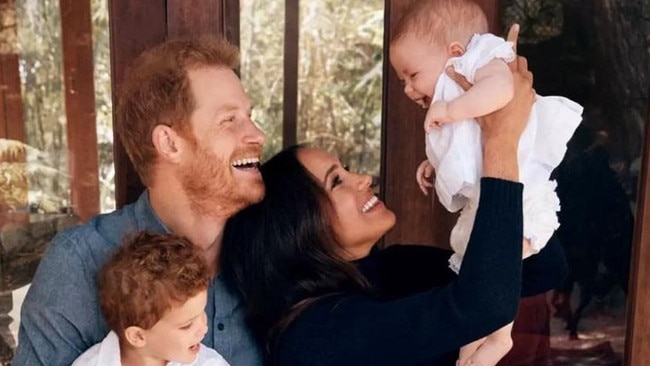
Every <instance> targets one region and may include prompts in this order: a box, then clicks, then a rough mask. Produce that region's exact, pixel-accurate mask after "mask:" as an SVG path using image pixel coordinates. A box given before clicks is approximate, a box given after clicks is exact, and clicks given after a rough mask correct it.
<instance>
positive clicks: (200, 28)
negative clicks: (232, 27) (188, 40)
mask: <svg viewBox="0 0 650 366" xmlns="http://www.w3.org/2000/svg"><path fill="white" fill-rule="evenodd" d="M223 18H224V9H223V1H222V0H201V1H187V0H167V37H168V38H174V37H179V36H185V35H195V34H214V35H219V34H223V33H224V29H223V22H222V19H223Z"/></svg>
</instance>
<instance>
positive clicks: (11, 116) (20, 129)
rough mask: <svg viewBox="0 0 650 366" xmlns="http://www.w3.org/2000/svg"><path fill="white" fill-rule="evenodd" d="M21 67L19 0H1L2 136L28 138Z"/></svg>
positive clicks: (21, 139) (0, 92)
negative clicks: (18, 31) (17, 19)
mask: <svg viewBox="0 0 650 366" xmlns="http://www.w3.org/2000/svg"><path fill="white" fill-rule="evenodd" d="M26 137H27V136H26V133H25V121H24V119H23V102H22V95H21V92H20V73H19V70H18V38H17V33H16V2H15V0H0V138H5V139H11V140H17V141H21V142H25V141H26Z"/></svg>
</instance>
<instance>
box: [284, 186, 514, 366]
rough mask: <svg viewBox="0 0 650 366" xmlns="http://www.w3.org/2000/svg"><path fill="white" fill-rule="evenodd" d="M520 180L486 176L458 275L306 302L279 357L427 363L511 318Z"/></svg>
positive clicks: (304, 361) (307, 361)
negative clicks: (391, 296) (446, 281)
mask: <svg viewBox="0 0 650 366" xmlns="http://www.w3.org/2000/svg"><path fill="white" fill-rule="evenodd" d="M522 189H523V187H522V185H521V184H519V183H514V182H508V181H504V180H499V179H489V178H486V179H484V180H483V181H482V182H481V192H482V194H481V198H480V202H479V209H478V212H477V216H476V221H475V226H474V230H473V232H472V236H471V238H470V243H469V245H468V249H467V252H466V255H465V259H464V263H463V268H462V270H461V272H460V274H459V275H458V278H457V280H456V281H454V282H452V283H451V284H450V285H448V286H445V287H442V288H440V289H438V290H431V291H428V292H422V293H419V294H416V295H412V296H408V297H404V298H401V299H396V300H392V301H378V300H375V299H373V298H371V297H368V296H361V295H359V296H356V295H348V296H335V297H331V298H328V299H323V300H321V301H320V302H318V303H316V304H313V305H312V306H311V307H309V308H307V309H306V310H305V311H304V312H303V313H302V314H301V315H300V316H299V317H298V318H297V319H296V320H295V321H294V323H293V324H292V325H291V326H290V327H289V329H287V331H286V333H285V334H284V335H283V336H282V337H281V339H280V343H279V347H278V348H277V350H276V353H275V360H276V361H277V364H279V365H283V366H289V365H400V364H418V363H423V364H424V363H427V362H428V363H430V362H431V361H432V360H435V359H437V358H438V357H441V356H443V355H444V354H446V353H448V352H450V351H454V350H456V349H458V348H459V347H460V346H462V345H463V344H466V343H469V342H470V341H473V340H475V339H478V338H480V337H482V336H485V335H487V334H489V333H491V332H492V331H494V330H496V329H498V328H500V327H501V326H503V325H505V324H507V323H508V322H510V321H512V319H514V316H515V313H516V310H517V305H518V301H519V295H520V285H521V283H520V279H521V237H522V235H523V229H522V225H523V224H522V222H523V221H522V220H523V219H522V210H521V204H522V203H521V194H522Z"/></svg>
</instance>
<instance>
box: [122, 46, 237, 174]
mask: <svg viewBox="0 0 650 366" xmlns="http://www.w3.org/2000/svg"><path fill="white" fill-rule="evenodd" d="M238 63H239V50H238V49H237V47H235V46H233V45H231V44H230V43H228V42H227V41H226V40H224V39H222V38H217V37H213V36H200V37H193V38H182V39H175V40H170V41H167V42H165V43H162V44H160V45H158V46H156V47H153V48H151V49H148V50H146V51H144V52H143V53H142V54H141V55H140V56H138V57H137V58H136V59H135V61H134V62H133V64H132V65H131V67H130V68H129V69H128V70H127V72H126V74H125V76H124V80H123V81H122V84H121V86H120V88H119V93H118V97H117V105H116V108H115V130H116V131H117V133H118V135H119V136H120V138H121V141H122V143H123V144H124V148H125V150H126V152H127V154H128V155H129V157H130V158H131V161H132V162H133V166H134V168H135V170H136V171H137V173H138V175H139V176H140V179H141V180H142V182H143V183H144V184H145V185H149V184H150V171H151V167H152V166H153V164H154V162H155V160H156V150H155V148H154V146H153V142H152V140H151V132H152V131H153V129H154V127H156V126H157V125H167V126H170V127H172V128H174V129H176V130H177V131H179V132H180V133H185V134H187V131H188V130H189V117H190V115H191V113H192V111H193V110H194V107H195V102H194V96H193V95H192V91H191V88H190V82H189V80H188V77H187V72H188V71H190V70H196V69H198V68H202V67H221V68H229V69H234V68H236V67H237V65H238Z"/></svg>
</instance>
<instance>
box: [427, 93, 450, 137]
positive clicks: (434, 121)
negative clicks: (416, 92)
mask: <svg viewBox="0 0 650 366" xmlns="http://www.w3.org/2000/svg"><path fill="white" fill-rule="evenodd" d="M452 121H453V119H452V118H451V116H450V115H449V103H448V102H445V101H443V100H439V101H437V102H433V104H431V106H430V107H429V111H428V112H427V116H426V117H425V118H424V130H425V131H426V132H427V133H429V132H431V130H433V129H434V128H439V127H440V125H442V124H443V123H448V122H452Z"/></svg>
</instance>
